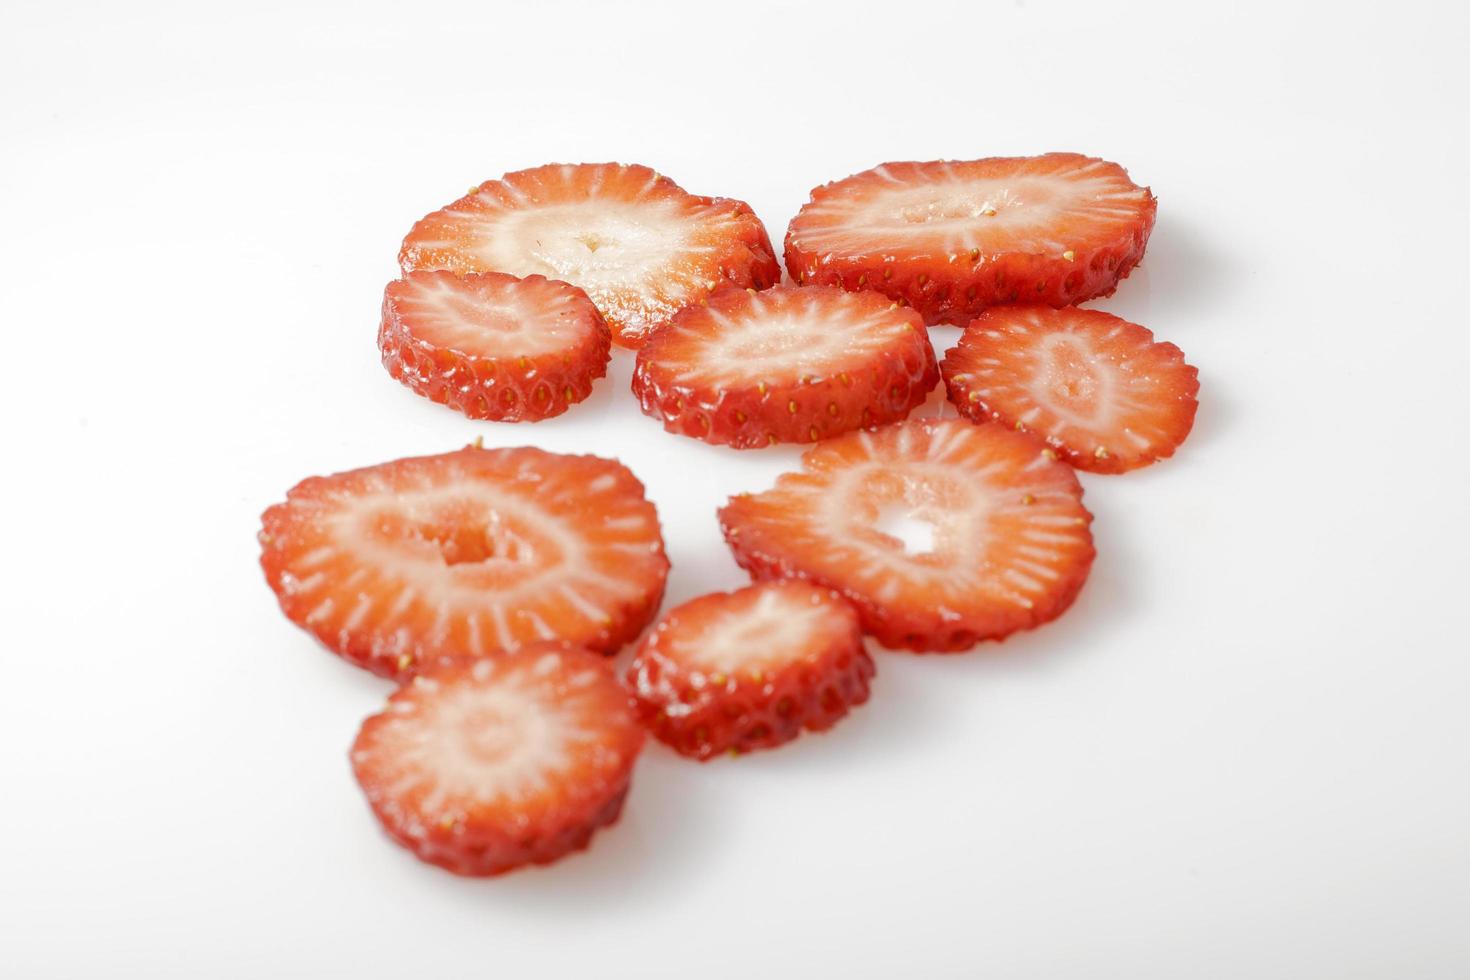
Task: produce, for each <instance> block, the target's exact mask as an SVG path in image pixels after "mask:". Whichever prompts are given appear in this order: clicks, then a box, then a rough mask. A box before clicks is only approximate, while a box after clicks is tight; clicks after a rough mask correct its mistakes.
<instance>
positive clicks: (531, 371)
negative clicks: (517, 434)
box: [378, 272, 612, 422]
mask: <svg viewBox="0 0 1470 980" xmlns="http://www.w3.org/2000/svg"><path fill="white" fill-rule="evenodd" d="M611 348H612V340H611V334H610V333H609V332H608V329H607V323H606V322H604V320H603V319H602V314H601V313H598V312H597V307H595V306H593V305H592V301H591V300H590V299H588V298H587V294H586V293H584V292H582V291H581V290H580V289H578V288H577V287H576V286H569V285H567V284H566V283H564V282H558V281H556V280H555V279H547V278H545V277H543V276H527V277H526V278H524V279H517V278H516V277H515V276H508V275H506V274H505V273H503V272H481V273H475V274H471V275H468V276H463V277H461V276H456V275H455V274H454V273H452V272H410V273H407V274H406V275H405V276H404V277H403V278H402V279H398V280H395V281H393V282H390V283H389V284H388V288H387V289H385V290H384V291H383V319H382V325H381V326H380V327H379V329H378V350H379V351H380V352H381V353H382V355H383V366H384V367H386V368H387V369H388V373H389V374H391V375H393V377H395V378H397V379H398V380H399V381H401V382H403V383H404V384H405V385H407V386H408V387H410V388H412V389H413V390H414V391H416V392H418V393H419V394H420V395H423V396H425V397H426V398H428V399H430V400H431V401H436V402H439V403H440V404H441V405H448V406H449V407H450V408H452V409H455V410H456V411H459V412H462V413H464V414H465V415H468V416H469V417H470V418H472V419H494V420H496V421H500V422H522V421H525V422H534V421H537V420H540V419H545V418H550V417H551V416H553V415H560V414H561V413H562V412H565V411H566V410H567V409H568V408H570V407H571V406H572V405H573V404H575V403H576V402H579V401H581V400H582V399H584V398H586V397H587V396H588V395H590V394H591V393H592V382H593V381H594V380H596V379H597V378H600V377H602V376H603V375H604V374H606V373H607V362H608V359H609V357H610V356H611Z"/></svg>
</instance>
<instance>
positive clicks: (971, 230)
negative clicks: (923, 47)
mask: <svg viewBox="0 0 1470 980" xmlns="http://www.w3.org/2000/svg"><path fill="white" fill-rule="evenodd" d="M1156 207H1157V203H1156V201H1155V200H1154V196H1153V195H1152V194H1151V193H1149V190H1148V188H1146V187H1139V186H1137V185H1136V184H1134V183H1133V182H1132V181H1130V180H1129V179H1128V173H1127V171H1125V170H1124V169H1123V168H1122V167H1120V166H1118V165H1117V164H1115V163H1108V162H1106V161H1104V160H1099V159H1097V158H1095V157H1086V156H1082V155H1080V154H1077V153H1048V154H1046V155H1044V156H1039V157H992V158H990V159H986V160H969V161H963V162H960V161H955V162H951V161H935V162H933V163H885V164H883V165H882V166H879V167H875V168H873V169H872V170H867V171H864V172H863V173H860V174H857V175H855V176H853V177H848V178H847V179H845V180H839V181H837V182H836V183H834V184H827V185H826V186H825V187H818V188H817V189H816V190H814V191H812V199H811V201H810V202H809V203H808V204H807V205H805V206H804V207H803V208H802V209H801V211H800V213H798V214H797V216H796V218H795V219H793V220H792V222H791V227H790V229H789V230H788V231H787V233H786V271H787V272H789V273H790V274H791V275H792V276H793V277H794V278H795V279H796V281H797V282H800V283H824V284H832V285H838V286H841V287H843V288H844V289H876V290H878V291H879V292H881V293H884V294H885V295H888V296H891V297H893V298H894V299H896V300H901V301H903V302H905V303H907V304H908V305H910V306H912V307H913V308H914V309H916V310H918V311H919V312H920V313H922V314H923V316H924V320H925V322H926V323H945V322H955V321H958V322H963V321H964V320H965V319H967V318H968V317H969V316H970V315H972V314H974V313H977V312H979V311H980V310H982V309H984V308H985V307H987V306H994V305H997V304H1001V303H1044V304H1047V305H1050V306H1066V305H1067V304H1069V303H1077V302H1080V301H1082V300H1085V299H1090V298H1092V297H1094V296H1106V295H1108V294H1109V293H1111V292H1112V291H1113V290H1114V288H1116V287H1117V285H1118V280H1120V279H1122V278H1124V277H1125V276H1127V275H1128V273H1129V271H1130V270H1131V269H1132V268H1133V267H1134V266H1135V265H1137V264H1138V261H1139V260H1140V259H1141V258H1143V248H1144V245H1145V243H1147V241H1148V235H1149V232H1150V231H1151V230H1152V229H1153V225H1154V211H1155V209H1156Z"/></svg>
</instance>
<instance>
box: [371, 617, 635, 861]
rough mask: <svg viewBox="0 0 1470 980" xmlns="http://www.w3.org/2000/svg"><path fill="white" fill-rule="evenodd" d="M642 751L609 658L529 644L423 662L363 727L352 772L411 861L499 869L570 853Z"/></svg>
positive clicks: (611, 811)
mask: <svg viewBox="0 0 1470 980" xmlns="http://www.w3.org/2000/svg"><path fill="white" fill-rule="evenodd" d="M642 747H643V731H642V729H641V728H639V727H638V722H637V717H636V715H635V714H634V712H633V709H632V706H631V705H630V704H629V701H628V695H627V692H626V691H624V690H623V688H622V686H621V685H619V684H618V682H617V678H616V677H614V676H613V673H612V670H611V668H610V667H609V666H608V663H607V661H605V660H603V659H601V658H599V657H597V656H594V655H593V654H591V653H588V652H587V651H585V650H578V649H575V648H566V647H559V646H557V645H554V644H540V645H536V646H530V647H526V648H524V649H522V650H521V651H519V652H517V653H511V654H506V655H505V656H504V657H500V658H495V659H478V660H467V659H452V658H451V659H444V660H439V661H436V662H434V663H432V664H429V665H427V666H426V667H425V668H424V670H423V671H422V672H421V673H420V674H419V675H418V676H417V677H415V678H414V679H413V680H411V681H409V682H408V683H406V684H405V685H404V686H403V687H401V688H400V689H399V690H398V691H397V692H396V693H395V694H394V695H393V696H392V697H390V698H389V699H388V706H387V708H386V709H385V710H384V711H383V712H381V713H380V714H376V715H373V716H372V717H371V718H369V719H367V720H366V721H365V722H363V724H362V730H361V731H360V732H359V733H358V736H357V741H356V742H355V743H354V744H353V746H352V770H353V773H354V774H355V775H356V776H357V781H358V783H359V784H360V785H361V786H362V790H363V792H364V793H365V794H366V795H367V799H368V803H369V805H371V806H372V809H373V812H374V813H375V814H376V815H377V817H378V819H379V820H380V821H381V822H382V824H383V827H384V828H385V829H386V830H387V831H388V834H389V835H390V836H391V837H392V838H393V839H394V840H396V841H397V842H398V843H400V844H402V845H403V846H404V847H406V848H408V849H409V850H410V851H412V852H413V853H414V854H415V855H417V856H418V857H419V858H420V859H421V860H423V861H427V862H429V863H430V864H437V865H439V866H440V867H442V868H447V869H448V870H450V871H453V872H455V873H456V874H462V875H497V874H502V873H503V872H506V871H510V870H512V869H514V868H518V867H521V866H523V865H527V864H547V863H549V862H551V861H555V860H556V859H557V858H559V857H561V856H562V855H564V854H567V853H568V852H571V851H579V850H582V849H583V848H585V847H586V846H587V843H588V841H589V839H590V838H591V837H592V834H593V832H594V831H596V830H597V829H598V828H599V827H605V826H607V825H609V824H611V823H614V822H615V821H616V820H617V819H618V815H619V814H620V813H621V812H622V808H623V798H624V796H626V795H627V792H628V785H629V782H630V781H631V779H632V775H633V763H634V762H635V761H636V760H637V758H638V752H639V750H640V749H642Z"/></svg>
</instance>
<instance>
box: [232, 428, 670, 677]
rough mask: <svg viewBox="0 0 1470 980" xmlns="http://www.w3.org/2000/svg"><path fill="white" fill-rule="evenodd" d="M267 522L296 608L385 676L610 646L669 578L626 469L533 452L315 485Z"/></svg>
mask: <svg viewBox="0 0 1470 980" xmlns="http://www.w3.org/2000/svg"><path fill="white" fill-rule="evenodd" d="M262 523H263V525H264V526H263V528H262V530H261V532H260V543H261V549H262V554H261V558H260V563H261V566H262V567H263V568H264V569H265V575H266V580H267V581H268V582H269V583H270V586H271V588H272V589H274V590H275V592H276V596H277V598H279V599H280V602H281V609H282V610H283V611H284V612H285V614H286V615H287V616H288V617H289V618H290V619H291V620H292V621H293V622H295V623H296V624H297V625H299V626H301V627H303V628H304V629H306V630H309V631H310V632H311V633H313V634H315V635H316V637H317V639H319V640H321V642H322V643H323V644H325V645H326V646H327V647H328V649H331V650H333V651H334V652H336V653H338V654H340V655H341V656H343V657H344V658H346V659H347V660H350V661H351V662H353V663H355V664H357V665H359V666H361V667H366V668H367V669H368V670H371V671H372V672H373V673H375V674H382V675H384V676H388V677H398V678H403V677H406V676H408V675H410V674H412V673H414V672H415V671H416V670H417V669H418V667H419V666H420V665H421V664H423V663H425V662H427V661H428V660H430V659H432V658H436V657H439V656H443V655H470V656H476V657H479V656H486V655H489V654H493V653H498V652H503V651H506V650H513V649H516V648H518V647H522V646H525V645H527V644H529V643H534V642H538V641H545V640H562V641H566V642H568V643H575V644H579V645H582V646H586V647H588V648H590V649H592V650H595V651H597V652H599V653H613V652H615V651H617V650H618V649H619V648H620V647H622V646H623V644H625V643H627V642H629V641H630V640H632V639H633V638H634V637H636V636H637V635H638V634H639V633H640V632H641V631H642V629H643V627H644V626H646V625H647V624H648V621H649V620H650V619H652V618H653V615H654V613H655V612H656V611H657V610H658V604H659V600H660V599H661V598H662V597H663V590H664V580H665V579H666V578H667V576H668V571H669V562H668V559H667V558H665V557H664V547H663V539H662V538H661V537H660V536H659V527H658V517H657V515H656V514H655V513H654V509H653V505H652V504H650V503H649V502H648V501H647V500H645V499H644V497H643V485H642V484H641V483H639V482H638V480H637V479H636V478H635V477H634V476H633V474H632V473H630V472H628V469H627V468H626V467H625V466H623V465H622V464H621V463H618V462H616V461H614V460H609V459H599V458H598V457H596V456H558V455H555V454H553V453H547V452H542V451H541V450H539V449H531V448H529V447H528V448H521V449H477V448H474V447H470V448H466V449H461V450H460V451H458V452H453V453H445V454H443V455H441V456H421V457H418V458H414V459H400V460H397V461H396V462H392V463H383V464H381V465H379V466H370V467H367V468H366V469H360V470H352V471H351V472H347V473H338V474H337V475H335V476H326V477H312V478H310V479H307V480H303V481H302V482H301V483H299V484H297V485H296V486H295V488H293V489H292V490H291V492H290V493H289V494H287V495H286V502H285V503H283V504H277V505H275V506H274V507H272V508H270V509H269V510H267V511H266V512H265V515H264V517H263V518H262Z"/></svg>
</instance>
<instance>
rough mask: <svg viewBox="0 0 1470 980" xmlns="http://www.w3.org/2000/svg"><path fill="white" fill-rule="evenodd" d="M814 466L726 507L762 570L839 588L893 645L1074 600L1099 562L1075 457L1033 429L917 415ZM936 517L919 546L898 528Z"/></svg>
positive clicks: (930, 642) (974, 633) (980, 627)
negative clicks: (1071, 462) (1062, 455)
mask: <svg viewBox="0 0 1470 980" xmlns="http://www.w3.org/2000/svg"><path fill="white" fill-rule="evenodd" d="M801 462H802V469H801V471H800V472H796V473H784V474H782V475H781V476H780V477H778V478H777V480H776V485H775V487H773V488H772V489H770V490H766V491H764V492H762V493H757V494H744V495H741V496H737V497H733V498H732V499H731V500H730V502H729V503H727V504H726V505H725V506H724V508H723V509H721V511H720V525H721V527H722V528H723V530H724V532H725V540H726V541H728V542H729V544H730V547H731V549H732V550H733V551H734V552H735V559H736V561H738V562H739V563H740V565H741V566H742V567H744V568H745V569H746V570H748V571H749V572H750V573H751V575H752V577H754V578H756V579H772V578H783V577H786V578H792V577H794V578H804V579H808V580H810V581H812V582H815V583H817V584H819V585H824V586H827V587H828V588H832V589H836V590H837V591H838V592H840V593H841V594H842V595H843V596H845V597H846V598H847V599H848V600H850V601H851V602H852V603H853V604H854V605H855V606H857V609H858V613H859V615H860V616H861V617H862V623H863V629H864V631H866V632H868V633H871V634H872V635H873V636H875V637H877V638H878V640H879V641H880V642H882V643H883V644H884V645H885V646H888V647H895V648H897V647H906V648H908V649H912V650H945V651H952V650H963V649H966V648H968V647H970V646H972V645H974V644H975V643H976V642H977V641H979V640H994V639H1000V638H1002V637H1004V636H1006V635H1008V634H1010V633H1013V632H1015V631H1016V630H1020V629H1028V628H1030V627H1033V626H1037V625H1039V624H1041V623H1044V622H1046V621H1047V620H1050V619H1054V618H1055V617H1057V616H1058V615H1060V614H1061V613H1062V612H1063V611H1064V610H1065V609H1066V608H1067V606H1069V605H1071V603H1072V600H1073V599H1074V598H1075V597H1076V595H1077V592H1078V590H1079V589H1081V588H1082V583H1083V582H1084V581H1085V580H1086V578H1087V572H1088V569H1089V568H1090V567H1091V565H1092V557H1093V550H1092V533H1091V531H1090V530H1089V525H1090V524H1091V523H1092V515H1091V514H1089V513H1088V512H1087V509H1086V508H1085V507H1083V506H1082V487H1081V486H1080V485H1079V484H1078V482H1077V477H1076V475H1075V474H1074V473H1073V472H1072V468H1071V467H1069V466H1067V465H1066V464H1064V463H1060V462H1057V460H1056V455H1055V453H1053V452H1052V450H1050V449H1048V448H1046V447H1045V446H1043V445H1042V444H1041V443H1040V442H1038V441H1037V440H1035V439H1033V438H1031V437H1030V436H1027V435H1022V434H1020V433H1016V432H1011V431H1008V430H1006V429H1003V428H1001V427H1000V426H998V425H972V424H971V423H969V422H966V421H965V420H963V419H934V418H922V419H910V420H908V421H907V422H900V423H899V424H897V425H891V426H887V427H885V428H882V429H876V430H873V431H860V432H852V433H849V434H847V435H845V436H839V437H838V438H836V439H831V440H828V441H827V442H823V443H820V444H818V445H816V446H814V447H812V448H811V449H808V450H807V451H806V454H805V455H804V456H803V457H802V460H801ZM903 521H908V522H912V523H917V524H919V525H921V526H922V525H927V526H928V528H927V529H928V531H929V532H930V535H931V537H932V541H931V543H929V544H927V545H924V544H922V543H920V542H918V541H915V542H914V547H913V548H912V549H911V548H910V547H909V546H908V545H906V544H905V542H904V541H903V540H901V539H900V538H899V537H897V536H896V535H895V534H892V533H890V530H889V529H893V530H897V529H898V527H897V526H896V523H895V522H900V523H901V522H903Z"/></svg>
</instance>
